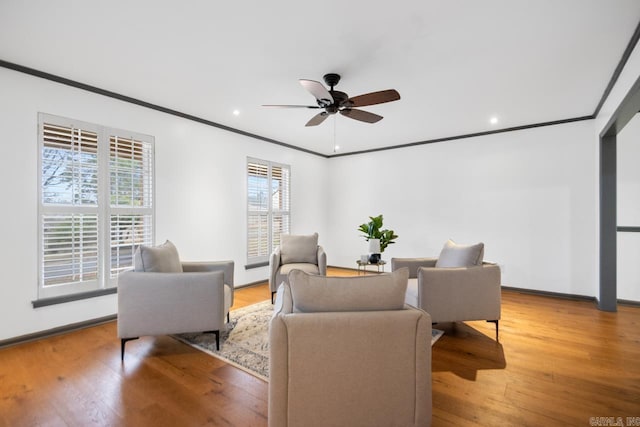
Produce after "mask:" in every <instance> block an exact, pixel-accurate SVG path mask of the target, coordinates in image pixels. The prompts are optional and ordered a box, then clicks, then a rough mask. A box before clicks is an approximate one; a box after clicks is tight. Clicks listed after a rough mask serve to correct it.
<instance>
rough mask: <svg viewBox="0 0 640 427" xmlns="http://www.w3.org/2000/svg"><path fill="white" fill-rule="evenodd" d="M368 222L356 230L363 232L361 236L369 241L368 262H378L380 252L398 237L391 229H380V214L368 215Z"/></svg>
mask: <svg viewBox="0 0 640 427" xmlns="http://www.w3.org/2000/svg"><path fill="white" fill-rule="evenodd" d="M369 220H370V221H369V222H367V223H364V224H361V225H360V227H358V231H360V232H362V233H363V236H362V237H364V238H365V239H366V240H367V241H368V242H369V252H370V253H371V255H370V256H369V262H370V263H371V264H377V263H378V262H380V254H381V253H382V252H384V250H385V249H386V248H387V246H389V245H390V244H392V243H395V242H394V240H395V239H397V238H398V235H397V234H395V233H394V232H393V230H383V229H382V220H383V218H382V214H380V215H378V216H375V217H373V216H370V217H369Z"/></svg>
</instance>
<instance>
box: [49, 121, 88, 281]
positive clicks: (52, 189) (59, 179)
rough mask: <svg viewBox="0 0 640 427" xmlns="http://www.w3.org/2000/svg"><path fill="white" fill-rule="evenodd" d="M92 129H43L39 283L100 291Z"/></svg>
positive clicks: (71, 126) (56, 125) (55, 125)
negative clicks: (83, 287) (94, 288)
mask: <svg viewBox="0 0 640 427" xmlns="http://www.w3.org/2000/svg"><path fill="white" fill-rule="evenodd" d="M88 127H90V126H83V125H80V126H77V125H74V124H73V123H69V124H66V123H64V124H60V123H48V122H44V123H42V125H41V127H40V132H41V144H40V179H41V183H40V227H41V229H40V233H39V235H40V248H41V251H40V269H39V270H40V280H39V281H40V284H41V286H42V288H45V289H46V288H49V289H53V288H55V287H56V286H58V285H63V284H73V283H77V284H84V285H85V287H88V288H93V287H96V286H97V279H98V238H99V227H98V134H97V132H96V130H95V129H87V128H88Z"/></svg>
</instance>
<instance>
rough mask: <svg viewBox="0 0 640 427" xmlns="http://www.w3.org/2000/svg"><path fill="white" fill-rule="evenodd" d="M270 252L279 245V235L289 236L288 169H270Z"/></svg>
mask: <svg viewBox="0 0 640 427" xmlns="http://www.w3.org/2000/svg"><path fill="white" fill-rule="evenodd" d="M271 210H272V216H271V230H272V232H271V234H272V241H271V250H272V251H273V250H274V249H275V248H276V247H277V246H279V245H280V235H281V234H289V167H287V166H281V165H274V166H273V167H272V168H271Z"/></svg>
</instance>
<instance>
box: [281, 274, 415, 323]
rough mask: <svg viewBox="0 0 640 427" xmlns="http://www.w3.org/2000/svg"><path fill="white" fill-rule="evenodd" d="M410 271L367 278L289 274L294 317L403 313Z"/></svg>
mask: <svg viewBox="0 0 640 427" xmlns="http://www.w3.org/2000/svg"><path fill="white" fill-rule="evenodd" d="M408 279H409V270H408V269H407V268H401V269H399V270H396V271H394V272H393V273H391V274H380V275H376V276H363V277H327V276H318V275H311V274H307V273H305V272H303V271H301V270H293V271H291V272H290V273H289V283H290V286H291V297H292V299H293V304H294V305H293V312H294V313H314V312H338V311H383V310H402V309H403V308H404V300H405V294H406V292H407V281H408Z"/></svg>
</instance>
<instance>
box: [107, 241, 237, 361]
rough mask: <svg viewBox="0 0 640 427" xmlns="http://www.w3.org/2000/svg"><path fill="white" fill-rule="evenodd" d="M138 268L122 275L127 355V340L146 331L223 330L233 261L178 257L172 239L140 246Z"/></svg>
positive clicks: (121, 329) (121, 324)
mask: <svg viewBox="0 0 640 427" xmlns="http://www.w3.org/2000/svg"><path fill="white" fill-rule="evenodd" d="M134 264H135V267H134V271H127V272H125V273H122V274H120V276H118V337H119V338H120V342H121V345H120V349H121V351H120V357H121V359H122V360H124V350H125V345H126V343H127V341H130V340H134V339H137V338H138V337H140V336H143V335H167V334H177V333H184V332H211V333H214V334H215V335H216V348H218V349H219V347H220V330H221V329H222V328H223V327H224V325H225V316H226V321H227V322H228V321H229V309H230V307H231V306H232V305H233V291H234V289H233V269H234V262H233V261H219V262H180V260H179V257H178V252H177V250H176V249H175V246H173V244H172V243H171V242H169V241H167V242H166V243H165V244H163V245H160V246H157V247H155V248H151V247H146V246H140V247H139V248H138V249H137V250H136V253H135V256H134Z"/></svg>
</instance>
